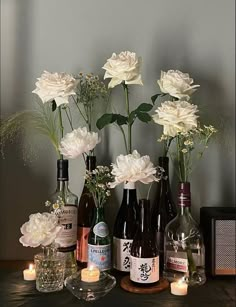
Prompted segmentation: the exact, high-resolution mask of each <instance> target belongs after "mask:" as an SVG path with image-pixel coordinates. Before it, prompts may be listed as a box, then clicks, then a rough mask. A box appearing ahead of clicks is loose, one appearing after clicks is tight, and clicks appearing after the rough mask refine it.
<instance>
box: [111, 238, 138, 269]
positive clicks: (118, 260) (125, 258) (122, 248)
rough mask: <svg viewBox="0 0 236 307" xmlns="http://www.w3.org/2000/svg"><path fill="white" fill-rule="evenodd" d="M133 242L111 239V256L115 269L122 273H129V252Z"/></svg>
mask: <svg viewBox="0 0 236 307" xmlns="http://www.w3.org/2000/svg"><path fill="white" fill-rule="evenodd" d="M132 243H133V240H127V239H118V238H116V237H113V256H114V263H113V266H114V268H115V269H117V270H119V271H122V272H129V271H130V252H131V246H132Z"/></svg>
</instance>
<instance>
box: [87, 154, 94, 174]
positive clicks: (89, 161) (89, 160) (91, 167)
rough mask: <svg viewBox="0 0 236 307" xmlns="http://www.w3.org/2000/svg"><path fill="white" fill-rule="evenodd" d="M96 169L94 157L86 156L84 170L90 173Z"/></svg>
mask: <svg viewBox="0 0 236 307" xmlns="http://www.w3.org/2000/svg"><path fill="white" fill-rule="evenodd" d="M95 168H96V157H95V156H87V158H86V170H88V171H90V172H92V171H93V170H94V169H95Z"/></svg>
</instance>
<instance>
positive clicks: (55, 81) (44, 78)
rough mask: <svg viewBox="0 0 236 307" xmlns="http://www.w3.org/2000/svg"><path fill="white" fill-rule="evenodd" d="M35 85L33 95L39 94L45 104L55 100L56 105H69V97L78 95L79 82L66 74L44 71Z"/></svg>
mask: <svg viewBox="0 0 236 307" xmlns="http://www.w3.org/2000/svg"><path fill="white" fill-rule="evenodd" d="M35 85H36V89H35V90H34V91H33V93H35V94H37V95H38V96H39V97H40V98H41V100H42V102H43V103H45V102H49V101H52V100H55V102H56V105H57V106H60V105H62V104H67V103H69V97H70V96H71V95H75V94H76V93H75V88H76V85H77V81H76V79H75V78H73V77H72V76H71V75H68V74H66V73H57V72H56V73H50V72H48V71H44V72H43V73H42V75H41V77H40V78H38V81H37V82H36V84H35Z"/></svg>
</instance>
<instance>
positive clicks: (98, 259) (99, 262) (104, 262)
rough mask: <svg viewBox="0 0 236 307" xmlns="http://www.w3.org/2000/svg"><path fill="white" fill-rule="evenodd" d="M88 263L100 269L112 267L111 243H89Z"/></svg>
mask: <svg viewBox="0 0 236 307" xmlns="http://www.w3.org/2000/svg"><path fill="white" fill-rule="evenodd" d="M88 265H94V266H96V267H97V268H99V270H100V271H105V270H109V269H110V268H111V244H107V245H92V244H88Z"/></svg>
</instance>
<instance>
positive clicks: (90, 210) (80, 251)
mask: <svg viewBox="0 0 236 307" xmlns="http://www.w3.org/2000/svg"><path fill="white" fill-rule="evenodd" d="M95 168H96V157H95V156H87V159H86V169H87V170H89V171H93V170H94V169H95ZM94 208H95V204H94V199H93V196H92V194H91V193H90V192H89V190H88V188H87V187H86V186H85V185H84V188H83V191H82V194H81V197H80V201H79V207H78V233H77V247H76V260H77V263H78V265H79V266H81V267H86V266H87V262H88V236H89V232H90V228H91V225H92V221H93V214H94Z"/></svg>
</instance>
